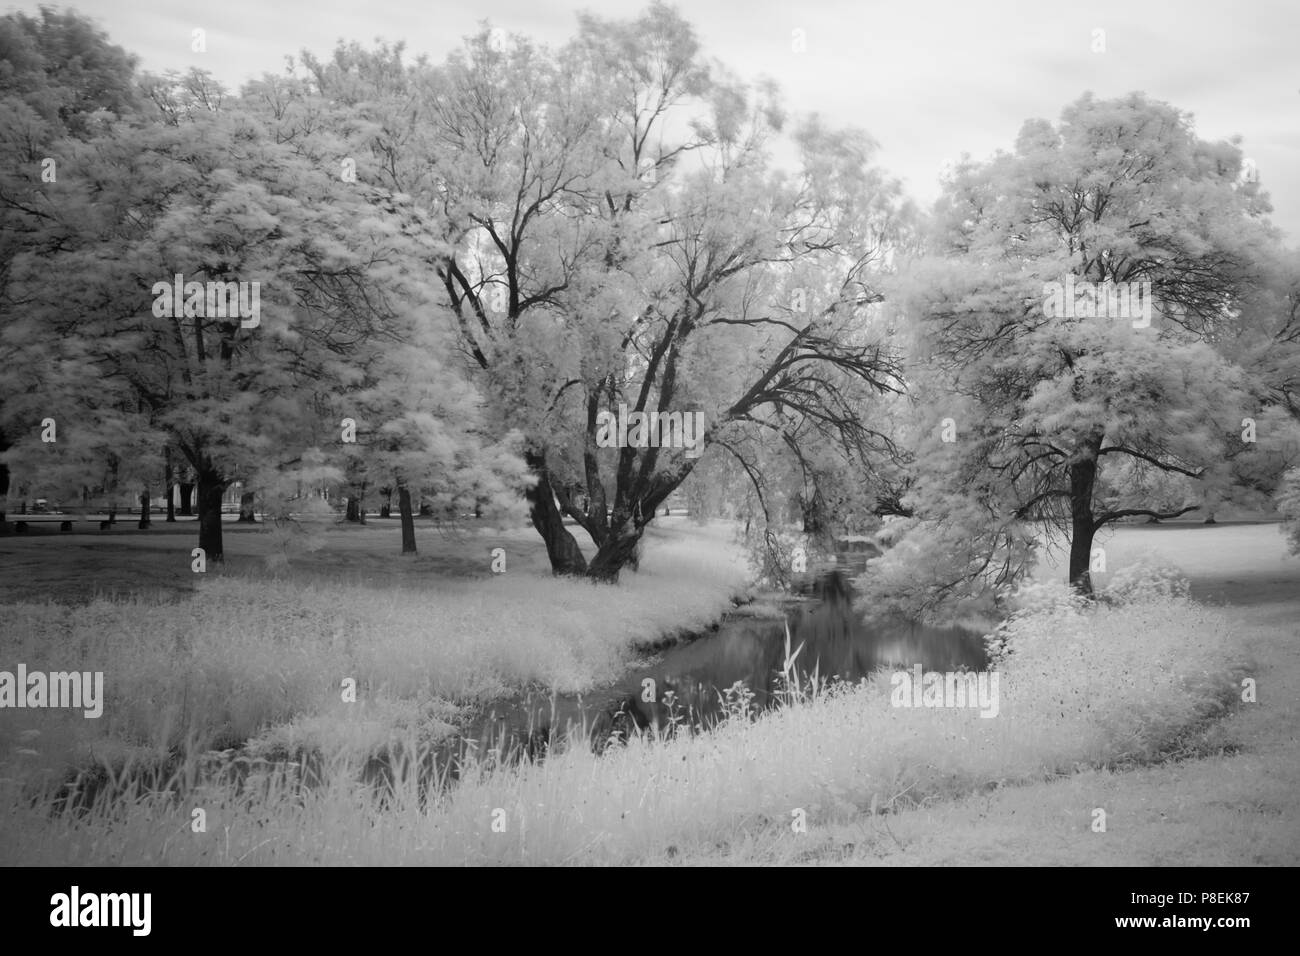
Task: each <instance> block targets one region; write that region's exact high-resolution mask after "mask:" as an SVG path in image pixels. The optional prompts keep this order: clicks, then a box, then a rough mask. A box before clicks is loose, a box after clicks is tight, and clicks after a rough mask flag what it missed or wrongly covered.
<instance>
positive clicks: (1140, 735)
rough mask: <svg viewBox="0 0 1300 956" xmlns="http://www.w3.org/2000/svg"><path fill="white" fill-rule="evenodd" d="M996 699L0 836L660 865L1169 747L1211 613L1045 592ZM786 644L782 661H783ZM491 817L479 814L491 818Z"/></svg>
mask: <svg viewBox="0 0 1300 956" xmlns="http://www.w3.org/2000/svg"><path fill="white" fill-rule="evenodd" d="M997 638H998V640H997V644H998V652H999V656H998V663H997V665H996V666H997V668H998V669H999V673H1000V675H1001V695H1000V698H1001V699H1000V710H999V715H998V716H997V717H996V718H992V719H989V718H982V717H980V716H978V711H976V710H974V709H929V708H904V707H893V706H891V703H890V687H889V681H888V675H885V674H880V675H877V676H876V677H875V678H873V679H871V680H867V681H864V682H862V683H860V684H857V685H832V686H830V687H826V686H825V685H820V684H818V685H816V686H814V687H812V688H808V687H807V686H805V687H804V688H803V690H802V693H791V694H787V701H786V706H783V707H781V708H779V709H777V710H773V711H768V712H765V713H763V714H760V715H757V716H756V717H754V718H753V719H751V717H750V715H749V708H748V706H747V702H746V701H745V700H744V698H743V695H738V696H737V698H736V700H737V704H736V706H735V707H732V708H730V711H731V714H730V719H727V720H724V721H723V722H722V723H721V724H720V725H719V726H718V727H717V728H716V729H715V730H714V731H712V732H711V733H707V734H697V735H687V734H677V735H674V736H673V737H671V738H665V739H654V738H649V737H647V738H639V739H633V740H632V741H630V742H629V744H628V745H627V746H626V747H615V748H610V749H609V750H607V751H606V752H605V755H604V756H602V757H596V756H594V755H592V754H591V753H590V752H589V751H588V750H587V749H586V748H584V747H574V748H572V749H570V750H568V751H566V752H563V753H559V754H555V755H553V756H551V757H549V758H548V759H547V760H546V761H544V762H541V763H536V764H529V763H525V764H523V765H521V766H519V767H517V768H514V769H502V768H491V767H487V766H484V765H474V764H472V763H471V765H470V766H468V767H467V768H466V769H465V772H464V773H463V775H462V777H461V780H460V782H459V783H458V785H456V786H454V787H452V788H449V789H447V790H446V791H444V792H441V793H438V794H435V795H434V796H433V797H432V798H431V799H430V800H429V801H428V802H427V803H422V802H421V800H420V799H419V796H420V794H419V787H418V781H417V780H416V776H415V775H414V774H407V775H405V777H404V778H403V779H401V781H400V783H399V786H398V788H397V789H398V793H397V795H396V796H395V797H394V799H393V800H391V801H390V802H389V803H387V804H386V805H383V806H380V805H378V804H377V803H376V802H375V801H374V800H373V799H372V798H369V797H367V796H365V795H364V792H363V790H362V788H360V787H359V786H358V784H357V782H356V780H355V778H354V777H348V776H347V775H345V774H339V775H337V776H335V777H333V778H331V779H330V780H329V782H328V783H327V785H325V786H323V787H321V788H319V789H316V790H313V791H310V792H307V793H305V794H304V793H302V792H300V791H297V790H295V789H294V788H292V787H290V786H287V785H278V786H277V785H271V786H268V787H266V788H264V789H263V790H261V791H259V792H258V793H257V794H256V795H253V794H250V793H248V792H244V793H242V794H241V793H240V792H238V791H237V790H235V789H234V788H232V787H217V788H213V789H212V790H211V791H209V792H208V793H206V794H205V795H204V801H205V802H204V803H203V805H204V807H205V808H206V809H207V812H208V821H209V827H208V832H207V833H206V834H196V833H192V832H190V830H189V819H190V816H189V813H190V807H191V806H193V804H192V803H187V804H186V805H184V806H179V805H178V806H173V805H170V804H167V803H165V802H160V801H159V800H157V799H156V798H134V799H122V800H119V801H117V802H115V803H114V804H111V805H106V806H104V807H97V808H96V809H95V811H94V812H93V813H92V814H91V815H89V816H87V817H85V818H77V817H75V816H72V815H69V814H64V815H62V816H57V815H56V816H51V815H50V813H49V808H48V807H44V808H38V809H35V810H33V809H29V808H27V807H26V806H23V805H19V804H17V803H14V802H12V801H10V802H9V804H8V807H7V810H6V812H4V813H3V814H2V815H0V847H4V848H6V849H5V855H6V856H7V857H8V858H10V859H14V860H23V861H25V862H33V863H52V862H60V863H94V862H110V861H111V862H123V863H146V862H167V863H214V864H223V865H233V864H276V863H299V864H301V863H329V864H348V863H389V864H399V863H442V864H507V863H545V864H566V863H586V864H591V863H596V864H602V863H605V864H616V863H629V862H655V861H662V860H666V859H667V858H668V856H669V855H670V854H673V853H676V852H681V853H686V852H687V851H688V850H689V848H691V847H696V848H699V847H708V846H713V845H715V844H717V843H719V842H721V843H727V842H729V841H733V840H739V839H741V838H742V837H744V835H745V834H746V833H748V832H750V831H753V830H755V829H762V830H771V829H773V828H775V829H776V830H783V831H787V832H788V829H789V827H790V823H791V820H792V819H793V817H792V814H793V813H794V811H796V810H803V811H804V812H805V813H806V814H807V819H808V824H809V826H810V827H816V826H818V825H819V824H822V823H826V822H829V821H838V820H842V819H845V818H847V817H850V816H853V815H856V814H862V813H877V812H889V811H890V810H894V809H899V808H903V807H911V806H918V805H924V804H926V803H929V802H932V801H936V800H942V799H947V798H952V797H956V796H960V795H963V794H967V793H970V792H973V791H977V790H980V789H984V788H991V787H998V786H1005V785H1014V784H1019V783H1026V782H1030V781H1036V780H1042V779H1048V778H1051V777H1053V776H1055V775H1059V774H1064V773H1070V772H1073V771H1075V770H1078V769H1081V768H1085V767H1094V766H1114V765H1117V764H1123V763H1126V762H1133V761H1148V760H1155V759H1161V758H1162V757H1164V756H1167V755H1170V754H1175V753H1178V752H1180V751H1181V750H1183V749H1185V748H1186V747H1187V746H1188V742H1189V741H1190V740H1193V739H1194V738H1195V736H1196V734H1197V732H1198V730H1199V729H1200V728H1201V727H1203V726H1204V725H1205V723H1206V721H1208V720H1210V719H1211V718H1212V717H1214V716H1215V715H1217V714H1219V713H1221V712H1222V711H1223V710H1224V709H1225V708H1226V707H1228V706H1229V705H1230V703H1231V701H1232V700H1234V699H1235V697H1236V693H1237V683H1236V680H1237V677H1238V675H1239V670H1240V666H1241V665H1240V661H1239V660H1238V656H1237V652H1236V650H1235V647H1236V645H1235V641H1234V638H1233V635H1232V634H1231V632H1230V630H1229V627H1228V624H1227V621H1226V619H1225V618H1224V617H1223V616H1222V614H1221V613H1220V612H1218V611H1215V610H1212V609H1208V608H1204V607H1201V606H1199V605H1196V604H1195V603H1193V602H1191V601H1189V600H1188V599H1187V597H1186V596H1185V595H1184V594H1180V593H1152V592H1146V593H1142V594H1138V595H1132V596H1130V597H1129V598H1128V599H1126V600H1124V601H1121V602H1120V603H1117V604H1115V605H1111V606H1107V605H1101V606H1095V607H1083V606H1081V605H1079V604H1077V603H1074V602H1071V601H1069V600H1064V601H1058V600H1050V601H1046V602H1040V603H1039V604H1038V605H1036V606H1031V607H1027V608H1025V609H1024V610H1022V611H1020V612H1018V613H1017V614H1016V615H1014V616H1013V617H1012V618H1011V619H1010V620H1009V621H1008V622H1006V624H1005V625H1004V626H1003V627H1002V628H1001V629H1000V631H999V632H998V635H997ZM794 653H795V651H794V650H793V649H791V650H789V651H788V652H787V659H789V658H790V657H792V656H793V655H794ZM494 823H495V824H496V826H495V827H494Z"/></svg>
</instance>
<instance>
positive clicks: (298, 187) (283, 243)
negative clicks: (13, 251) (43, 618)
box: [3, 73, 479, 561]
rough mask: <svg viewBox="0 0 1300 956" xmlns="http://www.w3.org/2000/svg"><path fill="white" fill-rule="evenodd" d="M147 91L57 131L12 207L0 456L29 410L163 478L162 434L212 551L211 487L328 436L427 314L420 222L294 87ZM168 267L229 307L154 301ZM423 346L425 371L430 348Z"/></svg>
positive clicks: (71, 446)
mask: <svg viewBox="0 0 1300 956" xmlns="http://www.w3.org/2000/svg"><path fill="white" fill-rule="evenodd" d="M147 88H148V89H149V91H150V100H151V107H150V109H149V111H147V112H145V113H143V114H139V115H134V116H132V117H130V118H128V119H124V120H120V121H105V122H104V124H103V126H102V129H101V131H100V132H99V133H97V134H96V135H94V136H92V137H91V138H90V139H89V140H87V141H86V142H84V143H83V142H79V141H69V140H64V141H62V142H61V143H60V144H59V156H60V157H61V159H62V168H63V170H64V172H63V175H62V176H61V177H60V179H59V182H58V188H57V189H51V190H48V191H47V192H46V193H45V195H44V197H43V199H44V202H45V205H44V206H43V207H41V208H40V209H38V210H36V211H35V212H34V213H33V214H32V215H31V216H30V217H29V218H30V222H31V226H30V228H31V231H32V234H33V235H34V236H35V237H36V241H34V242H30V243H28V251H25V252H20V253H19V254H18V255H16V256H15V258H14V261H13V263H12V267H11V270H10V273H11V274H10V276H9V281H8V283H7V285H6V289H5V293H6V296H5V297H6V302H5V306H6V312H7V314H10V315H13V316H15V318H14V319H13V320H12V321H10V322H8V323H7V324H6V326H5V328H4V329H3V346H4V347H5V348H6V350H7V351H6V361H7V362H10V363H12V369H11V371H12V374H10V371H7V372H6V376H5V390H6V392H7V401H6V404H5V422H4V424H5V427H6V431H7V432H8V433H10V434H13V435H15V436H20V437H21V438H22V441H20V442H18V443H16V446H15V448H14V449H13V450H11V452H10V453H9V458H10V459H11V461H15V462H22V463H23V464H24V465H30V466H33V467H37V466H39V459H38V457H37V456H40V455H41V454H42V453H43V452H42V449H41V446H40V443H39V437H38V430H37V428H36V424H37V423H38V422H39V421H40V419H41V418H42V417H45V416H44V410H46V409H50V410H53V411H52V412H51V413H50V417H56V418H58V419H59V420H60V421H62V422H64V423H70V424H74V427H71V428H69V429H68V430H66V431H65V432H64V433H63V434H62V435H61V438H60V440H61V442H62V444H61V445H60V446H58V447H59V448H60V452H61V454H63V455H64V456H65V457H66V458H68V459H69V462H75V463H79V464H80V466H81V467H82V468H83V470H85V471H87V472H91V471H94V470H95V469H97V468H98V467H100V466H101V465H102V463H103V462H104V461H105V460H109V459H116V460H126V459H129V460H131V461H132V462H133V463H135V464H137V465H138V464H141V463H147V464H149V465H150V466H151V469H155V470H156V471H157V474H158V475H159V476H161V473H162V472H161V468H162V465H161V453H162V449H163V448H164V447H166V446H170V447H172V448H175V449H177V450H178V452H179V453H180V455H181V456H183V458H184V460H185V461H186V462H187V463H188V465H189V466H190V468H192V469H193V472H194V474H195V476H196V479H197V485H198V496H199V545H200V547H202V548H204V550H205V551H206V552H207V556H208V559H209V560H210V561H220V560H221V559H222V556H223V550H224V549H223V542H222V533H221V501H222V495H223V493H224V491H225V489H226V488H227V486H228V485H229V484H230V483H231V482H232V481H233V480H236V479H244V480H248V479H250V478H254V477H255V476H257V475H259V474H264V475H265V474H273V473H275V472H277V471H282V470H284V469H286V468H290V469H291V468H292V467H294V465H295V463H296V462H299V461H300V460H301V459H302V458H303V456H304V455H305V454H306V453H308V452H309V451H310V450H311V449H313V448H319V447H333V448H338V446H339V443H340V440H341V435H340V428H339V421H340V419H339V411H340V405H341V404H342V403H345V402H346V397H347V395H348V394H350V393H356V392H358V391H361V390H364V389H366V388H369V387H372V384H373V382H372V381H371V380H370V379H368V378H367V367H368V366H370V365H374V364H375V363H377V362H379V361H380V360H381V359H382V356H383V348H384V346H391V347H401V346H402V345H403V344H404V343H406V342H408V341H411V340H413V339H415V338H420V339H421V341H425V340H427V338H428V337H427V336H423V337H421V332H422V330H425V329H426V327H427V326H428V325H429V324H430V323H436V322H440V321H442V320H443V316H442V314H441V313H439V312H437V311H436V310H432V311H431V310H430V308H429V306H430V304H431V301H432V295H431V292H430V290H429V288H428V286H427V282H426V278H425V276H424V274H423V273H422V272H421V270H420V269H419V268H417V267H415V266H418V264H419V263H420V262H422V261H426V260H428V259H429V258H431V257H432V256H433V254H434V253H433V251H431V244H432V243H433V241H434V239H433V237H436V235H437V234H438V232H439V229H438V228H437V227H435V226H433V225H430V224H428V223H425V222H423V221H422V219H421V214H420V213H419V211H418V210H416V209H414V208H413V207H412V206H411V205H410V204H409V203H408V202H406V201H405V200H404V199H403V198H402V197H398V196H393V195H392V194H391V193H390V192H389V191H387V190H384V189H382V188H381V187H376V186H373V185H366V184H359V183H356V182H351V181H348V180H347V179H346V178H345V177H343V176H341V175H340V170H339V160H338V148H337V145H338V143H337V140H336V139H335V138H334V137H333V134H331V133H329V132H328V131H318V130H316V129H315V127H314V124H313V122H312V119H311V117H310V116H308V117H304V116H303V115H302V113H301V111H300V110H298V109H297V108H296V104H294V103H293V99H294V92H293V91H289V93H288V94H286V102H285V104H281V105H284V106H285V108H284V109H277V108H275V107H276V106H277V104H276V103H268V102H267V100H266V99H265V98H263V97H259V96H256V95H252V96H250V98H249V99H248V100H246V101H243V102H240V101H234V100H228V99H227V98H226V97H225V96H224V93H222V91H221V90H220V89H219V87H216V86H215V84H212V83H211V81H210V80H209V79H208V78H207V77H205V76H204V75H202V74H197V73H194V74H191V75H190V76H189V77H187V78H172V79H170V80H164V81H150V82H148V83H147ZM36 250H40V251H39V252H37V251H36ZM177 275H180V276H181V282H182V283H183V284H184V283H190V282H197V283H203V284H207V283H223V286H222V289H223V290H225V289H226V288H227V287H226V286H225V285H224V284H225V283H232V284H233V285H232V286H230V287H229V288H230V289H231V290H234V289H237V290H238V292H237V294H238V305H239V306H241V307H242V308H243V309H244V311H241V312H239V313H238V314H234V307H235V304H236V303H235V302H234V301H231V302H229V303H226V302H225V301H222V302H221V303H220V304H221V305H227V306H228V307H227V309H226V310H225V311H224V312H222V311H218V310H217V309H214V305H217V303H216V302H214V300H213V297H212V296H211V293H209V292H207V290H206V289H205V290H204V291H201V292H198V293H194V292H192V291H191V290H190V289H188V288H184V286H182V292H181V295H180V296H179V297H177V296H173V295H172V294H171V292H172V288H173V285H174V282H175V276H177ZM218 298H221V296H218ZM422 355H423V368H424V371H425V372H426V374H428V375H430V376H433V377H435V378H436V377H438V376H441V375H442V374H444V372H445V363H444V355H445V352H442V351H439V350H436V349H429V350H426V351H424V352H423V353H422ZM398 387H399V385H397V384H394V385H393V386H392V388H394V389H396V388H398ZM408 387H409V390H410V393H411V394H412V395H414V394H415V392H416V389H418V388H420V387H422V386H421V385H420V384H419V383H417V382H413V381H409V380H408ZM417 404H418V403H416V402H414V401H413V402H412V405H413V406H417ZM55 413H57V414H55ZM91 422H94V427H80V428H77V427H75V425H76V424H81V423H86V424H90V423H91ZM459 430H460V425H459V424H458V423H456V422H452V423H451V424H450V425H449V431H452V432H457V431H459ZM122 436H130V441H131V444H129V445H128V444H125V443H124V439H123V437H122ZM140 444H143V445H147V446H149V447H151V448H152V449H153V451H154V460H153V461H152V462H150V460H149V458H148V456H144V455H128V452H130V451H131V450H132V449H134V448H135V447H136V446H137V445H140ZM478 447H479V445H478V443H477V442H476V441H475V440H473V439H472V438H471V439H469V440H467V441H466V442H465V444H464V449H465V455H466V456H467V457H473V456H474V454H475V452H474V451H473V450H472V449H477V448H478ZM137 477H138V476H137ZM424 477H426V476H421V478H422V479H423V478H424Z"/></svg>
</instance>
